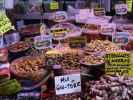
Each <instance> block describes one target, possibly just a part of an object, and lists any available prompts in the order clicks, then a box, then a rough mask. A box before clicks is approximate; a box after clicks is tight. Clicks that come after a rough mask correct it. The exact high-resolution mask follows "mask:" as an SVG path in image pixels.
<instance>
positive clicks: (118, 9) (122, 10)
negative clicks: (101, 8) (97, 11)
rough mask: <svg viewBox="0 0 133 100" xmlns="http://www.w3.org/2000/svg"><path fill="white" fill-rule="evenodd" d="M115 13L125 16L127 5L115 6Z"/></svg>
mask: <svg viewBox="0 0 133 100" xmlns="http://www.w3.org/2000/svg"><path fill="white" fill-rule="evenodd" d="M115 11H116V14H118V15H125V14H127V11H128V6H127V4H116V5H115Z"/></svg>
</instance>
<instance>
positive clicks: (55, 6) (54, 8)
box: [50, 1, 59, 10]
mask: <svg viewBox="0 0 133 100" xmlns="http://www.w3.org/2000/svg"><path fill="white" fill-rule="evenodd" d="M50 9H51V10H57V9H59V3H58V2H56V1H52V2H51V3H50Z"/></svg>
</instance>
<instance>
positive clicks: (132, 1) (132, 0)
mask: <svg viewBox="0 0 133 100" xmlns="http://www.w3.org/2000/svg"><path fill="white" fill-rule="evenodd" d="M126 3H127V6H128V12H131V11H132V6H133V0H126Z"/></svg>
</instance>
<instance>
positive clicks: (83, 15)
mask: <svg viewBox="0 0 133 100" xmlns="http://www.w3.org/2000/svg"><path fill="white" fill-rule="evenodd" d="M89 17H94V13H93V10H90V9H80V11H79V14H77V15H76V22H82V21H84V20H87V19H88V18H89Z"/></svg>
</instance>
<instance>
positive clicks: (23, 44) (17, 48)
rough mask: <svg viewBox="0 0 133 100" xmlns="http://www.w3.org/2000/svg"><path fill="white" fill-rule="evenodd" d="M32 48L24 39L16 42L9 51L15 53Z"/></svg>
mask: <svg viewBox="0 0 133 100" xmlns="http://www.w3.org/2000/svg"><path fill="white" fill-rule="evenodd" d="M29 48H30V45H29V43H26V42H24V41H21V42H18V43H16V44H13V45H11V46H10V47H9V51H10V52H13V53H17V52H21V51H25V50H27V49H29Z"/></svg>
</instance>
